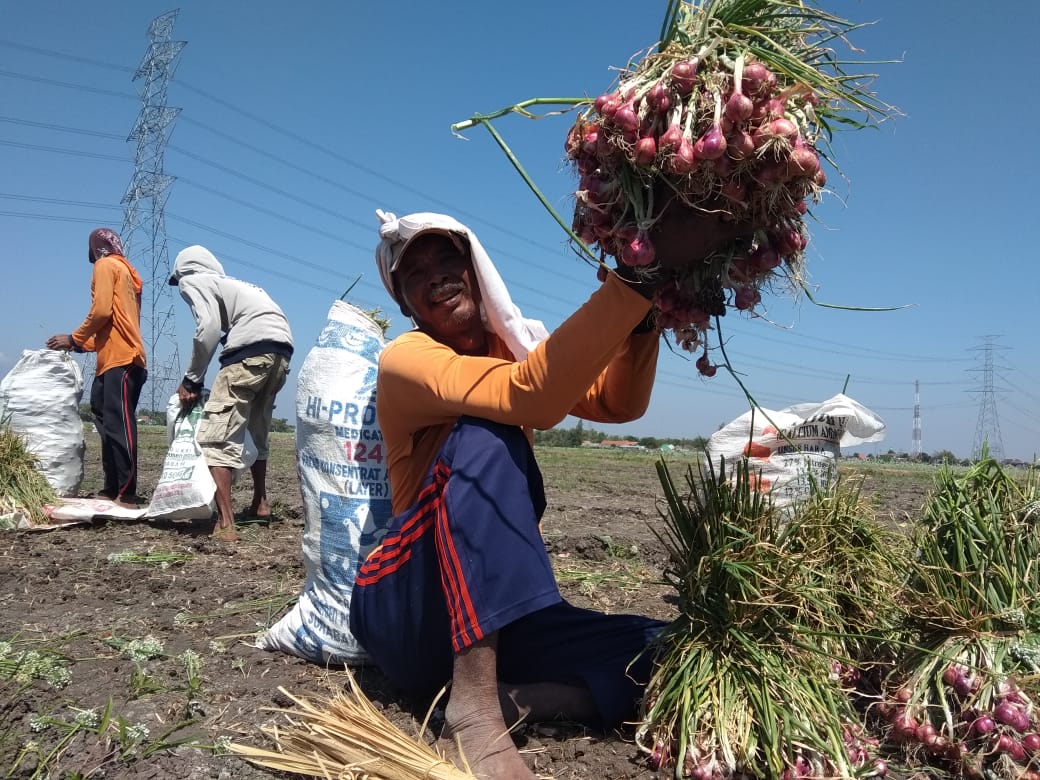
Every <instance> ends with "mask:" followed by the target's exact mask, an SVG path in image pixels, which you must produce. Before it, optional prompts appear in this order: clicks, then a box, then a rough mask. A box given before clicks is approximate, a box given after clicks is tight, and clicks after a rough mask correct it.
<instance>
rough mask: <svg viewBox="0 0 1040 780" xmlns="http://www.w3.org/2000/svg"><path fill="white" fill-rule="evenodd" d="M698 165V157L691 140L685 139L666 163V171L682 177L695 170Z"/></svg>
mask: <svg viewBox="0 0 1040 780" xmlns="http://www.w3.org/2000/svg"><path fill="white" fill-rule="evenodd" d="M696 164H697V155H696V154H695V153H694V151H693V144H691V143H690V141H689V139H687V138H683V139H682V141H680V142H679V145H678V146H677V147H676V148H675V151H674V152H672V155H671V156H670V157H669V158H668V159H667V160H666V161H665V169H666V170H667V171H668V172H669V173H672V174H675V175H677V176H682V175H684V174H687V173H689V172H690V171H692V170H693V168H694V166H695V165H696Z"/></svg>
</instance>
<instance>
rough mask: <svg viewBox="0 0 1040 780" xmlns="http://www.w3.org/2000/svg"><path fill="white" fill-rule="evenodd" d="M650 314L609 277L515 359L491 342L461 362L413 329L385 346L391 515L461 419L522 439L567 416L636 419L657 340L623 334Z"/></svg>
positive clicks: (380, 406) (383, 425) (381, 402)
mask: <svg viewBox="0 0 1040 780" xmlns="http://www.w3.org/2000/svg"><path fill="white" fill-rule="evenodd" d="M649 309H650V303H649V301H647V300H646V299H645V298H644V297H643V296H641V295H640V294H639V293H637V292H634V291H633V290H632V289H630V288H629V287H628V286H627V285H625V284H624V283H623V282H621V281H620V280H619V279H617V278H616V277H615V276H614V275H613V274H611V275H610V276H609V278H608V279H607V281H606V282H605V283H604V284H603V285H602V286H601V287H600V288H599V289H598V290H597V291H596V292H595V293H593V294H592V297H591V298H589V300H588V301H587V302H586V303H585V304H584V305H583V306H582V307H581V308H580V309H578V311H577V312H575V313H574V314H572V315H571V316H570V317H569V318H568V319H567V320H566V321H565V322H564V323H563V324H562V325H560V327H558V328H557V329H556V330H555V331H554V332H553V333H552V335H550V336H549V338H548V339H546V340H545V341H543V342H542V343H541V344H539V345H538V347H537V348H535V349H534V350H533V351H532V352H531V353H530V354H528V356H527V358H526V359H525V360H522V361H519V362H517V361H516V360H515V359H514V358H513V356H512V354H511V353H510V352H509V350H508V349H507V348H506V346H505V344H504V343H503V342H502V341H501V340H500V339H498V338H496V337H494V336H490V337H489V338H490V342H491V347H490V349H491V354H490V355H489V356H487V357H473V356H468V355H460V354H458V353H457V352H455V350H453V349H452V348H451V347H449V346H447V345H445V344H441V343H440V342H438V341H435V340H434V339H432V338H431V337H430V336H428V335H426V334H425V333H421V332H419V331H411V332H409V333H405V334H403V335H401V336H398V337H397V338H396V339H394V340H393V341H392V342H391V343H390V344H389V345H387V347H386V348H385V349H384V350H383V352H382V354H381V355H380V359H379V373H378V376H377V379H376V415H377V417H378V419H379V427H380V429H381V430H382V434H383V440H384V443H385V445H386V452H387V464H388V470H389V477H390V486H391V490H392V494H393V511H394V513H395V514H397V513H399V512H402V511H404V510H405V509H406V508H408V507H409V506H410V505H411V504H412V503H414V502H415V500H416V498H417V497H418V494H419V489H420V487H421V484H422V480H423V478H424V477H425V475H426V472H427V471H428V470H429V467H430V464H431V463H432V462H433V459H434V457H436V454H437V452H438V451H439V450H440V448H441V445H442V444H443V443H444V441H445V439H446V438H447V436H448V434H449V433H450V432H451V429H452V426H454V424H455V421H456V420H457V419H458V418H459V417H461V416H463V415H471V416H473V417H480V418H483V419H486V420H492V421H494V422H499V423H503V424H506V425H518V426H521V427H522V428H524V430H525V432H526V433H527V435H528V438H529V439H530V438H531V437H532V436H533V430H534V429H535V428H551V427H552V426H554V425H556V424H557V423H559V422H560V421H561V420H563V419H564V418H565V417H566V416H567V415H568V414H573V415H575V416H577V417H581V418H583V419H587V420H591V421H593V422H609V423H618V422H627V421H629V420H633V419H636V418H637V417H639V416H641V415H642V414H643V413H644V412H645V411H646V407H647V405H648V404H649V402H650V391H651V389H652V386H653V382H654V377H655V374H656V367H657V354H658V350H659V347H660V336H659V335H658V334H657V333H656V332H650V333H646V334H639V335H632V329H633V328H634V327H635V326H636V325H637V324H639V322H640V321H641V320H642V319H643V318H644V317H645V316H646V314H647V312H648V311H649ZM550 377H551V380H550V379H549V378H550Z"/></svg>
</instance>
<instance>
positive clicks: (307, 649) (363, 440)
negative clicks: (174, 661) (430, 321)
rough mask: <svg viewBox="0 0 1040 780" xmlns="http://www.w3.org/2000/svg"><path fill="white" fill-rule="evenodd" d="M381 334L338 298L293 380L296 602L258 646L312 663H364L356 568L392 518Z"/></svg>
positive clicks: (354, 308)
mask: <svg viewBox="0 0 1040 780" xmlns="http://www.w3.org/2000/svg"><path fill="white" fill-rule="evenodd" d="M384 345H385V341H384V339H383V332H382V329H381V328H380V327H379V326H378V325H377V324H376V323H375V322H373V321H372V318H371V317H369V316H368V315H367V314H365V313H364V312H363V311H361V310H360V309H358V308H356V307H354V306H351V305H350V304H348V303H344V302H343V301H336V302H335V303H333V305H332V308H331V309H330V310H329V316H328V322H327V323H326V325H325V328H324V329H323V330H322V332H321V334H320V335H319V336H318V340H317V344H316V345H315V346H314V347H312V348H311V351H310V352H309V353H308V354H307V357H306V359H305V360H304V362H303V366H302V367H301V368H300V372H299V374H298V375H297V379H296V462H297V468H298V471H299V475H300V488H301V492H302V494H303V513H304V530H303V563H304V568H305V569H306V581H305V583H304V587H303V592H302V593H301V594H300V598H299V601H297V603H296V604H295V605H294V606H293V608H292V609H291V610H290V611H289V612H288V613H286V615H285V616H284V617H283V618H282V619H281V620H279V621H278V622H277V623H276V624H275V625H273V626H272V627H271V628H270V629H269V630H268V631H267V632H266V633H264V634H263V635H261V636H260V637H259V639H258V641H257V645H258V647H261V648H263V649H266V650H281V651H282V652H286V653H290V654H292V655H296V656H300V657H301V658H306V659H307V660H309V661H313V662H314V663H321V664H328V663H343V664H360V663H364V662H365V661H367V656H366V655H365V652H364V650H363V649H362V648H361V647H360V645H359V644H358V642H357V640H356V639H355V638H354V637H353V635H352V634H351V633H350V629H349V626H350V619H349V614H350V596H351V592H352V591H353V589H354V578H355V576H356V575H357V569H358V562H359V560H362V559H364V558H365V557H366V556H367V555H368V553H369V552H370V551H371V550H372V548H374V547H375V546H376V545H377V544H378V543H379V542H380V541H382V539H383V536H384V535H385V534H386V529H387V526H388V524H389V521H390V514H391V509H390V487H389V482H388V480H387V470H386V454H385V451H384V449H383V436H382V433H381V431H380V430H379V425H378V423H377V422H376V406H375V403H376V398H375V387H376V368H377V364H378V360H379V353H380V352H381V351H382V349H383V346H384Z"/></svg>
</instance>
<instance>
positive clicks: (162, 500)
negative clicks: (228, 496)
mask: <svg viewBox="0 0 1040 780" xmlns="http://www.w3.org/2000/svg"><path fill="white" fill-rule="evenodd" d="M208 398H209V391H208V390H203V391H202V394H201V396H200V397H199V400H198V402H197V403H196V404H195V405H194V406H193V407H192V408H191V410H190V411H188V412H185V411H184V407H183V405H182V404H181V400H180V397H179V396H178V395H177V393H174V394H173V395H171V396H170V400H169V401H167V402H166V442H167V445H168V449H167V450H166V457H165V458H164V459H163V470H162V474H160V475H159V482H158V483H157V484H156V486H155V490H154V491H152V500H151V502H150V503H149V504H148V511H147V512H146V514H145V516H146V517H151V518H157V519H163V520H208V519H209V518H210V517H211V516H212V515H213V513H214V512H215V511H216V507H217V504H216V492H217V485H216V483H215V482H214V481H213V475H212V474H211V473H210V470H209V466H208V465H207V464H206V457H205V456H204V455H203V454H202V448H201V447H199V444H198V441H197V436H198V432H199V423H200V422H201V421H202V414H203V408H204V407H205V405H206V400H207V399H208ZM256 454H257V453H256V445H255V444H254V443H253V437H252V436H250V435H249V432H248V431H246V434H245V441H244V444H243V447H242V462H243V463H244V464H245V467H244V468H242V469H236V470H235V472H234V478H235V479H237V478H238V477H239V476H240V475H241V474H242V473H244V472H245V471H247V470H248V469H249V467H250V466H252V465H253V463H255V462H256Z"/></svg>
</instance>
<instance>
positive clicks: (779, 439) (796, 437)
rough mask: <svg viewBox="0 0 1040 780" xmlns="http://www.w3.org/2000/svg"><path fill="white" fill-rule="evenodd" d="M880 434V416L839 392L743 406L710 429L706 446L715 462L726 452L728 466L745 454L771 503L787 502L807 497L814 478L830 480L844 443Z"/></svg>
mask: <svg viewBox="0 0 1040 780" xmlns="http://www.w3.org/2000/svg"><path fill="white" fill-rule="evenodd" d="M884 437H885V423H884V421H883V420H882V419H881V418H880V417H878V416H877V415H876V414H874V412H872V411H870V410H869V409H867V408H866V407H865V406H863V405H862V404H860V403H858V402H857V401H854V400H853V399H851V398H849V397H848V396H847V395H844V394H842V393H839V394H838V395H836V396H834V397H833V398H829V399H827V400H826V401H822V402H812V403H803V404H795V405H793V406H788V407H786V408H785V409H780V410H779V411H772V410H770V409H761V408H760V409H755V410H754V411H749V412H745V413H744V414H742V415H741V416H740V417H738V418H737V419H735V420H733V422H731V423H730V424H729V425H726V426H725V427H723V428H720V429H719V430H718V431H716V432H715V433H713V434H712V435H711V438H710V439H709V440H708V447H707V451H708V456H709V457H710V458H711V459H712V460H713V461H714V462H715V465H716V468H717V467H718V464H719V461H720V459H721V458H725V460H726V462H727V464H729V465H727V467H726V470H727V472H729V471H730V469H731V466H732V464H734V463H735V462H736V461H737V460H738V459H739V458H743V457H747V458H748V462H749V465H750V467H751V473H752V475H753V476H756V477H758V480H757V483H756V484H757V487H758V489H759V490H760V491H761V492H763V493H768V494H769V496H770V499H771V500H772V502H773V504H774V505H776V506H786V505H789V504H793V503H795V502H798V501H801V500H803V499H805V498H808V497H809V495H810V493H811V490H812V483H813V482H815V483H816V484H817V486H819V487H821V488H824V489H826V488H827V487H828V486H829V485H830V483H831V480H832V479H833V478H834V475H835V473H836V470H837V462H838V458H839V457H840V456H841V448H842V447H852V446H854V445H857V444H865V443H867V442H875V441H881V440H882V439H883V438H884Z"/></svg>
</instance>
